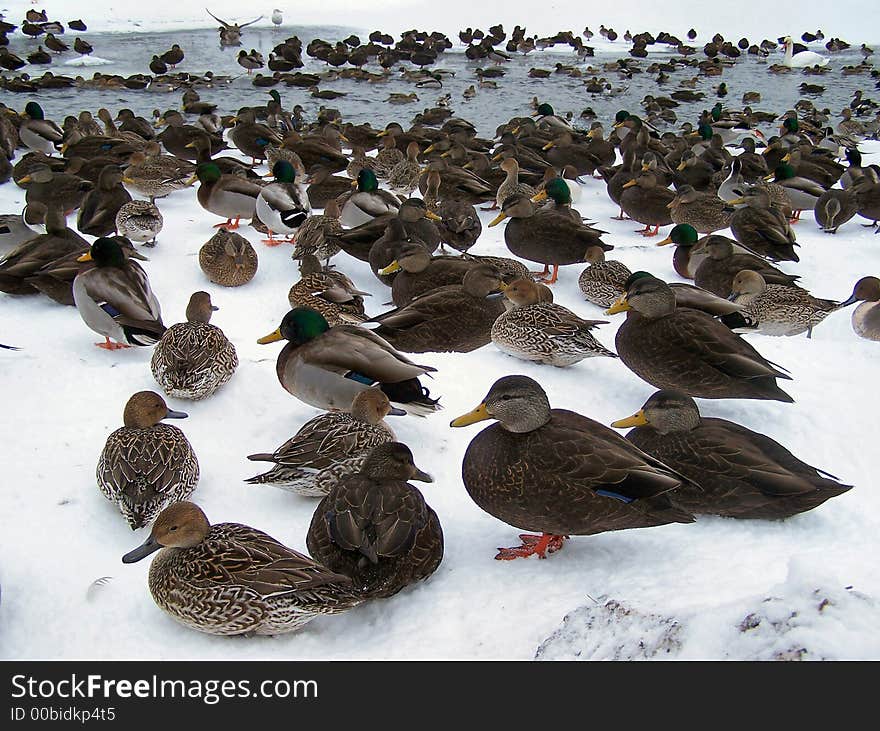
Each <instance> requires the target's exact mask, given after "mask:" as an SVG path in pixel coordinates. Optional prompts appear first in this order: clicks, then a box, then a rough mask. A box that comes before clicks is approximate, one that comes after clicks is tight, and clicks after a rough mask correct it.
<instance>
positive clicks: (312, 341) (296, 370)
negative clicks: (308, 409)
mask: <svg viewBox="0 0 880 731" xmlns="http://www.w3.org/2000/svg"><path fill="white" fill-rule="evenodd" d="M278 340H287V341H288V343H287V345H285V346H284V348H283V349H282V351H281V352H280V353H279V354H278V361H277V363H276V369H275V370H276V373H277V374H278V380H279V382H280V383H281V385H282V386H283V387H284V389H285V390H286V391H287V392H288V393H290V394H292V395H293V396H296V397H297V398H298V399H300V400H301V401H304V402H305V403H307V404H310V405H311V406H315V407H317V408H319V409H347V408H348V407H349V406H350V405H351V402H352V399H354V397H355V395H356V394H357V392H358V391H363V390H364V389H366V388H370V387H372V386H379V388H381V389H382V391H384V392H385V395H387V396H388V399H389V400H390V401H391V402H392V403H394V404H397V405H399V406H400V407H401V408H402V409H404V410H405V411H406V412H407V413H411V414H416V415H420V416H424V415H427V414H429V413H431V412H432V411H436V410H438V409H439V408H441V407H440V406H439V405H438V403H437V402H438V401H439V399H432V398H430V393H429V391H428V389H427V388H425V387H424V386H422V385H421V383H419V380H418V379H419V376H422V375H424V374H426V373H431V372H433V371H436V370H437V369H436V368H432V367H431V366H423V365H417V364H416V363H413V362H412V361H411V360H410V359H409V358H407V357H406V356H405V355H403V354H401V353H398V352H397V351H396V350H395V349H394V348H393V347H392V346H391V344H390V343H388V342H387V341H386V340H383V339H382V338H380V337H379V336H378V335H376V334H375V333H373V332H370V331H369V330H365V329H364V328H362V327H357V326H354V325H336V326H335V327H332V328H331V327H330V326H329V325H328V324H327V320H325V319H324V318H323V317H322V316H321V314H320V313H319V312H316V311H315V310H312V309H310V308H307V307H297V308H295V309H293V310H291V311H290V312H288V313H287V314H286V315H285V316H284V319H283V320H282V321H281V325H280V326H279V327H278V329H276V330H275V331H274V332H272V333H270V334H269V335H266V336H265V337H262V338H260V339H259V340H258V341H257V342H258V343H260V344H261V345H265V344H266V343H274V342H276V341H278Z"/></svg>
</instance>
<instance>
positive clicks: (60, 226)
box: [0, 204, 89, 294]
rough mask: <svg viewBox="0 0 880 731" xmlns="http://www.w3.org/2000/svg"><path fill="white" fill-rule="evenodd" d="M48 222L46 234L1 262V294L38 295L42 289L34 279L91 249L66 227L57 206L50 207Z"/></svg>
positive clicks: (29, 239)
mask: <svg viewBox="0 0 880 731" xmlns="http://www.w3.org/2000/svg"><path fill="white" fill-rule="evenodd" d="M32 205H36V204H32ZM39 205H42V204H39ZM45 221H46V233H44V234H37V235H34V236H31V237H29V238H28V239H26V240H25V241H23V242H22V243H21V244H19V245H18V246H17V247H15V248H14V249H12V251H10V252H9V253H8V254H6V256H4V257H3V259H2V260H0V291H2V292H6V293H7V294H35V293H36V292H38V291H40V289H39V287H37V286H36V284H35V283H34V282H33V281H32V280H31V277H34V276H36V275H37V274H38V273H39V272H40V270H41V269H43V268H44V267H45V266H47V265H49V264H52V263H53V262H55V261H57V260H59V259H63V258H64V257H66V256H70V255H74V256H77V257H78V256H82V254H83V253H85V252H86V251H88V250H89V243H88V242H87V241H86V240H85V239H84V238H83V237H82V236H80V235H79V234H78V233H76V232H75V231H73V230H71V229H69V228H68V227H67V221H66V219H65V217H64V214H63V213H62V212H61V210H60V209H59V208H58V206H49V207H48V208H47V210H46V214H45Z"/></svg>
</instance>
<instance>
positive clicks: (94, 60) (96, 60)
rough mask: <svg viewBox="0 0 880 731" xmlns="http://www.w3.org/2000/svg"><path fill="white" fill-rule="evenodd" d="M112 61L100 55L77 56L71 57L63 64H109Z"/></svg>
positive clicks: (82, 65) (83, 65) (81, 65)
mask: <svg viewBox="0 0 880 731" xmlns="http://www.w3.org/2000/svg"><path fill="white" fill-rule="evenodd" d="M112 63H113V61H110V60H108V59H106V58H101V57H100V56H80V57H79V58H71V59H68V60H67V61H65V62H64V65H65V66H80V67H85V66H109V65H110V64H112Z"/></svg>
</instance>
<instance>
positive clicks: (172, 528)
mask: <svg viewBox="0 0 880 731" xmlns="http://www.w3.org/2000/svg"><path fill="white" fill-rule="evenodd" d="M168 530H169V531H172V532H173V531H176V530H177V526H176V525H172V526H171V527H170V528H169V529H168Z"/></svg>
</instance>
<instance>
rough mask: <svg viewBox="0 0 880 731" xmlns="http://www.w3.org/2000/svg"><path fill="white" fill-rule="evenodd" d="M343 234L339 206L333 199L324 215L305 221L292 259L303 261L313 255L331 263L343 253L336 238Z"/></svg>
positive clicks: (326, 207)
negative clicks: (308, 255)
mask: <svg viewBox="0 0 880 731" xmlns="http://www.w3.org/2000/svg"><path fill="white" fill-rule="evenodd" d="M342 233H343V229H342V224H341V223H339V206H338V205H337V204H336V201H335V200H332V199H331V200H329V201H327V205H326V206H325V207H324V210H323V212H322V213H320V214H314V213H313V214H312V215H310V216H309V217H308V218H307V219H306V220H305V221H303V223H302V225H301V226H300V227H299V231H297V232H296V247H295V248H294V250H293V254H291V258H293V259H302V258H303V257H304V256H305V255H306V254H312V255H314V256H315V257H317V258H318V259H322V260H324V261H325V262H327V263H329V261H330V259H331V258H333V257H334V256H336V254H338V253H339V252H340V251H342V249H341V248H340V247H339V244H338V242H337V241H336V237H338V236H340V235H341V234H342Z"/></svg>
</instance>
